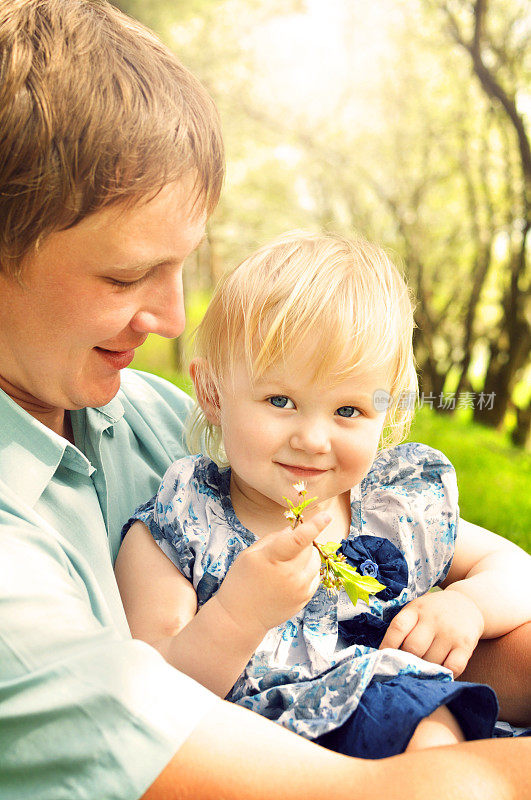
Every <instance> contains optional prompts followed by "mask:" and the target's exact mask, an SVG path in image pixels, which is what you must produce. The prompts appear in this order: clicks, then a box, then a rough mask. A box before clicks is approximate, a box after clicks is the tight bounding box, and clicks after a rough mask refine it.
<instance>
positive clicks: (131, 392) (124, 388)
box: [118, 369, 192, 413]
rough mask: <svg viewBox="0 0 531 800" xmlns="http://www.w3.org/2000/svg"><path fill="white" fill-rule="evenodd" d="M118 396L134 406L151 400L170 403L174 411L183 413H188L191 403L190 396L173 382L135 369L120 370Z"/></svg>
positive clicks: (164, 403) (163, 403)
mask: <svg viewBox="0 0 531 800" xmlns="http://www.w3.org/2000/svg"><path fill="white" fill-rule="evenodd" d="M118 398H119V399H120V400H123V399H124V398H125V399H127V400H128V401H129V402H130V403H133V404H134V405H135V406H137V405H139V404H141V405H143V404H145V403H153V402H156V403H160V404H162V405H170V406H171V407H172V408H174V409H175V410H176V411H181V410H182V411H183V412H184V413H188V411H189V410H190V407H191V405H192V399H191V397H190V396H189V395H188V394H186V392H183V390H182V389H179V387H178V386H175V384H173V383H170V381H167V380H165V379H164V378H160V377H159V376H158V375H153V374H152V373H150V372H142V371H141V370H137V369H124V370H122V372H121V384H120V391H119V393H118Z"/></svg>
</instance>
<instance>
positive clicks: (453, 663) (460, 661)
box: [443, 647, 471, 678]
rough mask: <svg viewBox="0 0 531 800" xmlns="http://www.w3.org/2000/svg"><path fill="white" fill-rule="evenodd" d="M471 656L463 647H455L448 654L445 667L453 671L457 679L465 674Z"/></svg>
mask: <svg viewBox="0 0 531 800" xmlns="http://www.w3.org/2000/svg"><path fill="white" fill-rule="evenodd" d="M470 655H471V654H470V653H469V652H468V651H467V650H464V649H463V648H462V647H455V648H454V649H453V650H452V651H451V652H450V653H448V657H447V658H446V659H445V661H444V664H443V667H446V668H447V669H451V670H452V672H453V673H454V678H457V677H458V676H459V675H461V673H462V672H464V669H465V667H466V665H467V664H468V659H469V658H470Z"/></svg>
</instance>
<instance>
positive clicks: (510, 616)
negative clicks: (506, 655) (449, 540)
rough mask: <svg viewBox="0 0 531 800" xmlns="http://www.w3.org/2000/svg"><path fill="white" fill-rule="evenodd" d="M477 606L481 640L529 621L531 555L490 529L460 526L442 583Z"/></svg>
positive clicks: (530, 612) (500, 634) (469, 524)
mask: <svg viewBox="0 0 531 800" xmlns="http://www.w3.org/2000/svg"><path fill="white" fill-rule="evenodd" d="M441 586H442V588H443V589H445V590H446V591H452V592H460V593H461V594H463V595H465V596H466V597H468V598H470V600H472V601H473V602H474V603H475V605H476V606H477V607H478V609H479V611H480V612H481V615H482V617H483V621H484V628H483V633H482V635H481V638H482V639H493V638H495V637H497V636H502V635H503V634H505V633H509V632H510V631H512V630H514V629H515V628H517V627H518V626H520V625H523V624H524V623H525V622H529V621H530V620H531V556H529V555H528V554H527V553H525V552H524V551H523V550H521V549H520V548H519V547H517V546H516V545H515V544H513V543H512V542H509V541H508V540H507V539H504V538H503V537H501V536H498V535H497V534H495V533H492V532H491V531H488V530H486V529H484V528H480V527H479V526H478V525H472V524H471V523H468V524H466V525H464V526H461V527H460V530H459V534H458V537H457V540H456V546H455V554H454V558H453V561H452V566H451V568H450V571H449V573H448V575H447V577H446V579H445V580H444V582H443V583H442V584H441Z"/></svg>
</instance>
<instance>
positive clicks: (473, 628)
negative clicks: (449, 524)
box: [380, 523, 531, 677]
mask: <svg viewBox="0 0 531 800" xmlns="http://www.w3.org/2000/svg"><path fill="white" fill-rule="evenodd" d="M530 583H531V558H530V557H529V556H528V555H527V554H526V553H525V552H524V551H523V550H521V549H520V548H518V547H516V545H514V544H512V543H511V542H508V541H507V540H506V539H503V538H502V537H500V536H497V535H496V534H494V533H491V532H490V531H487V530H484V529H483V528H480V527H478V526H477V525H471V524H470V523H466V524H464V525H462V526H461V527H460V531H459V534H458V537H457V541H456V547H455V554H454V559H453V561H452V566H451V569H450V571H449V573H448V576H447V577H446V579H445V581H444V583H443V584H442V586H443V589H444V591H442V592H428V594H425V595H423V596H422V597H418V598H417V599H416V600H413V601H411V602H410V603H408V604H407V605H406V606H404V608H403V609H402V611H401V612H400V613H399V614H397V615H396V617H395V618H394V619H393V621H392V622H391V624H390V625H389V628H388V630H387V632H386V634H385V637H384V639H383V641H382V644H381V645H380V647H381V648H385V647H397V648H400V649H402V650H405V651H407V652H409V653H413V654H414V655H417V656H420V657H421V658H424V659H426V660H427V661H432V662H434V663H436V664H442V665H443V666H445V667H447V668H448V669H451V670H452V671H453V673H454V676H455V677H457V676H459V675H460V674H461V673H462V672H463V670H464V669H465V667H466V665H467V663H468V660H469V658H470V656H471V655H472V653H473V651H474V649H475V647H476V645H477V643H478V641H479V639H480V638H484V639H490V638H494V637H499V636H502V635H503V634H506V633H508V632H510V631H513V630H514V629H516V628H517V627H519V626H521V625H523V624H524V623H526V622H528V621H529V620H531V592H530V590H529V586H530Z"/></svg>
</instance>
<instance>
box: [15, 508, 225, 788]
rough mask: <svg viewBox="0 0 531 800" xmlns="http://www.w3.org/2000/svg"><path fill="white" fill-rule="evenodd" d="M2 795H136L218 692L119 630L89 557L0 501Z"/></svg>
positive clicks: (155, 773) (155, 775) (182, 740)
mask: <svg viewBox="0 0 531 800" xmlns="http://www.w3.org/2000/svg"><path fill="white" fill-rule="evenodd" d="M0 529H1V539H0V554H1V555H0V586H1V594H0V731H1V737H0V738H1V747H0V787H1V791H0V794H1V796H2V800H20V798H26V797H28V798H29V797H31V798H32V800H60V798H68V800H78V798H79V800H81V798H83V800H87V798H109V799H111V798H112V799H113V800H126V799H127V800H134V798H138V797H140V795H142V794H143V792H144V791H145V790H146V789H147V787H148V786H149V785H151V783H152V782H153V781H154V780H155V778H156V777H157V775H158V774H159V773H160V772H161V771H162V769H163V768H164V767H165V765H166V764H167V763H168V762H169V760H170V759H171V758H172V756H173V755H174V753H175V752H176V751H177V750H178V748H179V746H180V745H181V744H182V743H183V742H184V741H185V740H186V739H187V738H188V736H189V734H190V733H191V731H192V730H193V729H194V728H195V726H196V725H197V724H198V722H199V721H200V720H201V719H202V718H203V717H204V716H205V715H206V714H208V712H209V711H210V710H212V709H213V708H214V705H215V704H216V703H218V702H221V701H219V700H218V699H217V698H216V697H215V696H214V695H213V694H211V693H210V692H208V691H207V690H206V689H204V688H203V687H201V686H200V685H199V684H197V683H195V682H194V681H192V680H191V679H190V678H188V677H186V676H185V675H183V674H181V673H179V672H178V671H177V670H175V669H173V668H172V667H171V666H170V665H168V664H167V663H166V662H165V661H164V659H163V658H162V657H161V656H160V655H159V654H158V653H157V652H156V651H155V650H154V649H153V648H151V647H150V646H149V645H147V644H145V643H143V642H140V641H134V640H132V639H131V638H128V637H127V636H125V635H124V634H122V633H120V632H119V631H118V630H117V629H116V627H115V626H113V625H112V624H111V623H109V624H106V623H105V618H106V616H107V617H108V614H106V611H105V607H104V606H105V599H104V597H103V594H102V593H101V592H100V593H99V594H98V588H97V580H96V579H95V578H94V583H93V585H92V587H91V588H90V589H89V583H90V579H89V577H88V575H89V571H90V566H89V565H87V564H83V563H81V562H79V563H76V562H75V560H73V559H72V557H71V556H70V554H69V551H68V543H67V542H63V541H61V540H60V537H59V536H58V535H57V534H56V533H55V531H54V530H53V529H52V528H51V527H49V528H48V527H47V526H46V525H45V524H44V525H36V524H32V522H31V521H28V520H24V519H21V518H20V517H17V515H16V513H9V512H8V511H6V510H2V511H0Z"/></svg>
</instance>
